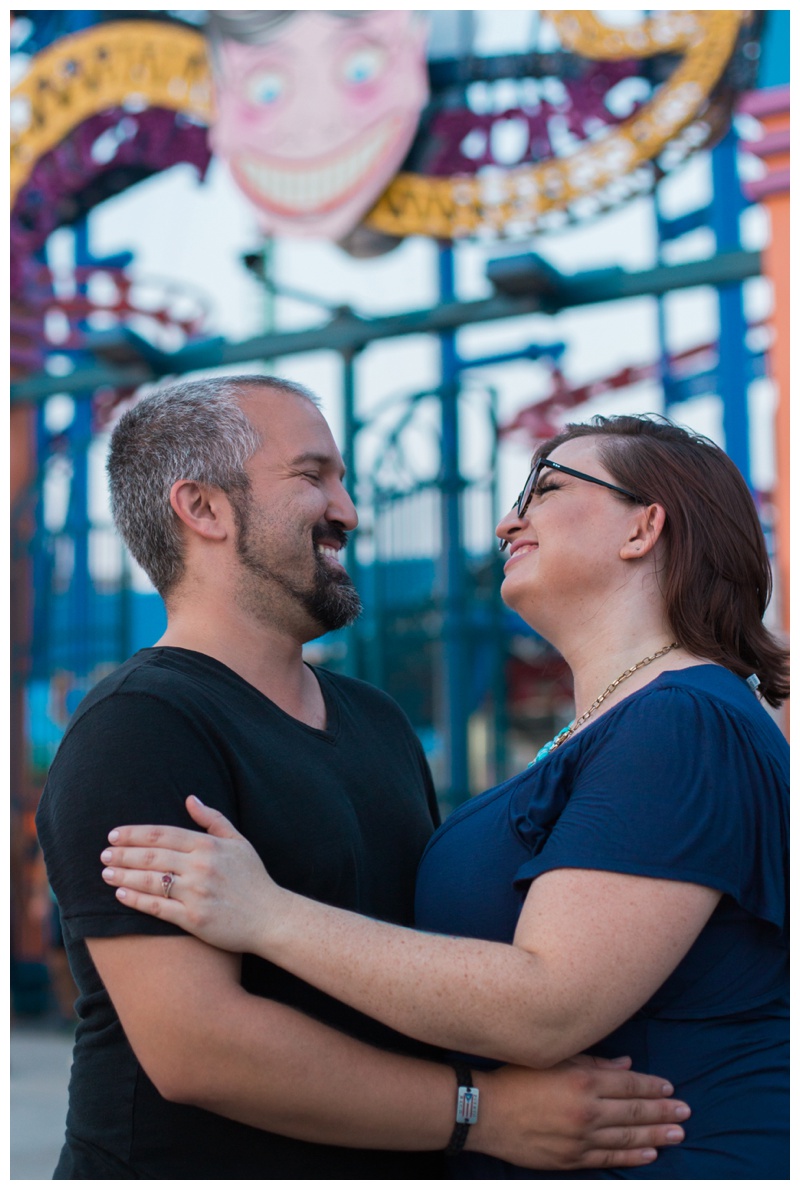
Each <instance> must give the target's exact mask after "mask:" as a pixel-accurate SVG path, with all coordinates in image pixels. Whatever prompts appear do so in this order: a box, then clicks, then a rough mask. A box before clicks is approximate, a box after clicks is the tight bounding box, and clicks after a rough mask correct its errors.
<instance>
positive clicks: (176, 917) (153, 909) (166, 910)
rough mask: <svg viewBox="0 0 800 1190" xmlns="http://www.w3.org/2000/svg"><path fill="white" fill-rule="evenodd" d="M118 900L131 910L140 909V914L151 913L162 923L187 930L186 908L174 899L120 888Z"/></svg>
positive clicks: (117, 893)
mask: <svg viewBox="0 0 800 1190" xmlns="http://www.w3.org/2000/svg"><path fill="white" fill-rule="evenodd" d="M116 896H117V900H118V901H121V902H122V904H123V905H128V906H130V908H131V909H138V910H139V912H140V913H149V914H150V916H151V917H158V918H160V919H161V921H169V922H171V923H172V924H173V925H176V926H181V927H182V928H183V929H187V928H188V927H187V924H186V906H185V905H182V904H181V902H180V901H178V900H176V899H174V898H173V897H165V896H164V895H163V894H162V895H160V896H155V897H154V896H151V895H150V894H149V893H143V892H137V891H136V890H135V889H132V888H118V889H117V892H116Z"/></svg>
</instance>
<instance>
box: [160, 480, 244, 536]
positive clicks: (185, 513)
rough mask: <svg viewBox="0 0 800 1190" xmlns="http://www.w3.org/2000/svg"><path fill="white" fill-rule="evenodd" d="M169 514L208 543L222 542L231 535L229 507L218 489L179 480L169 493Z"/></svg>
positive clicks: (225, 498)
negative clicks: (170, 509)
mask: <svg viewBox="0 0 800 1190" xmlns="http://www.w3.org/2000/svg"><path fill="white" fill-rule="evenodd" d="M169 502H170V505H171V506H172V511H173V512H174V513H175V515H176V516H177V517H178V518H179V520H181V521H183V523H184V525H186V527H187V528H188V529H191V531H192V532H193V533H197V534H198V536H199V537H204V538H206V540H211V541H224V540H225V538H226V537H227V536H228V534H229V532H230V505H229V503H228V499H227V497H226V496H225V493H224V492H222V491H220V489H219V488H215V487H211V486H209V485H208V484H204V483H198V482H197V481H196V480H194V479H179V480H178V481H177V482H176V483H174V484H173V485H172V488H171V490H170V493H169Z"/></svg>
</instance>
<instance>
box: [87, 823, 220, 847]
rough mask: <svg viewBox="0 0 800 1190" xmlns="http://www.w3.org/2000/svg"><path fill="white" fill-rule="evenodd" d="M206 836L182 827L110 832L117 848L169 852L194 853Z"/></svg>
mask: <svg viewBox="0 0 800 1190" xmlns="http://www.w3.org/2000/svg"><path fill="white" fill-rule="evenodd" d="M204 838H205V836H204V835H200V834H198V832H197V831H192V830H189V829H188V828H187V827H182V826H116V827H114V829H113V831H109V832H108V841H109V843H111V844H112V845H113V846H115V847H141V848H146V849H150V848H153V849H162V850H163V849H167V850H169V851H194V849H195V847H196V846H197V844H198V841H199V840H200V839H204Z"/></svg>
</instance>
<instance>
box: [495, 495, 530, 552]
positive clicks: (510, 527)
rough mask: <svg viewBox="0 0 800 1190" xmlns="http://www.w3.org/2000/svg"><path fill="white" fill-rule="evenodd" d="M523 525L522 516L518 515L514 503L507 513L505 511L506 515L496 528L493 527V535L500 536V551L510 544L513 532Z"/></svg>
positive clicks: (516, 531)
mask: <svg viewBox="0 0 800 1190" xmlns="http://www.w3.org/2000/svg"><path fill="white" fill-rule="evenodd" d="M523 525H524V517H521V516H520V515H519V512H518V511H517V506H516V504H515V505H514V507H513V508H512V509H510V511H509V512H508V513H506V515H505V516H504V517H503V519H502V520H501V521H500V522H499V524H498V526H497V528H496V529H495V535H496V536H497V537H499V538H501V543H500V550H501V552H502V551H503V550H504V549H505V548H506V547H507V546H508V545H509V544H510V542H511V540H512V539H513V536H514V534H515V533H518V532H519V530H520V529H521V528H522V527H523Z"/></svg>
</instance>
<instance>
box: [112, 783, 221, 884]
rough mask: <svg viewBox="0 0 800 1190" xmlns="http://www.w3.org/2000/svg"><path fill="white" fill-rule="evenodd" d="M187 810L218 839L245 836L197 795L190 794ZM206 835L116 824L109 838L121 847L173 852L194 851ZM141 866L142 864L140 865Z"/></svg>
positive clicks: (150, 826)
mask: <svg viewBox="0 0 800 1190" xmlns="http://www.w3.org/2000/svg"><path fill="white" fill-rule="evenodd" d="M186 809H187V810H188V811H189V814H190V816H191V817H192V818H193V819H194V821H195V822H196V823H197V825H198V826H202V827H203V829H204V830H207V831H208V833H209V835H214V836H216V837H217V838H219V839H241V838H242V835H240V834H239V832H238V831H237V830H236V828H235V827H233V826H232V825H231V823H230V822H229V821H228V819H227V818H226V817H225V815H224V814H220V812H219V810H212V809H211V807H210V806H205V805H203V803H202V802H201V801H200V799H199V798H198V797H195V796H194V795H192V796H190V797H187V799H186ZM204 837H205V836H203V835H200V834H198V832H197V831H193V830H189V829H188V828H186V827H182V826H153V825H136V826H115V827H114V829H113V830H112V831H109V834H108V841H109V843H112V844H114V845H115V846H120V847H147V848H161V849H164V848H166V849H168V850H170V851H194V850H195V849H196V848H197V845H198V841H199V840H201V839H203V838H204ZM139 866H141V865H139Z"/></svg>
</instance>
